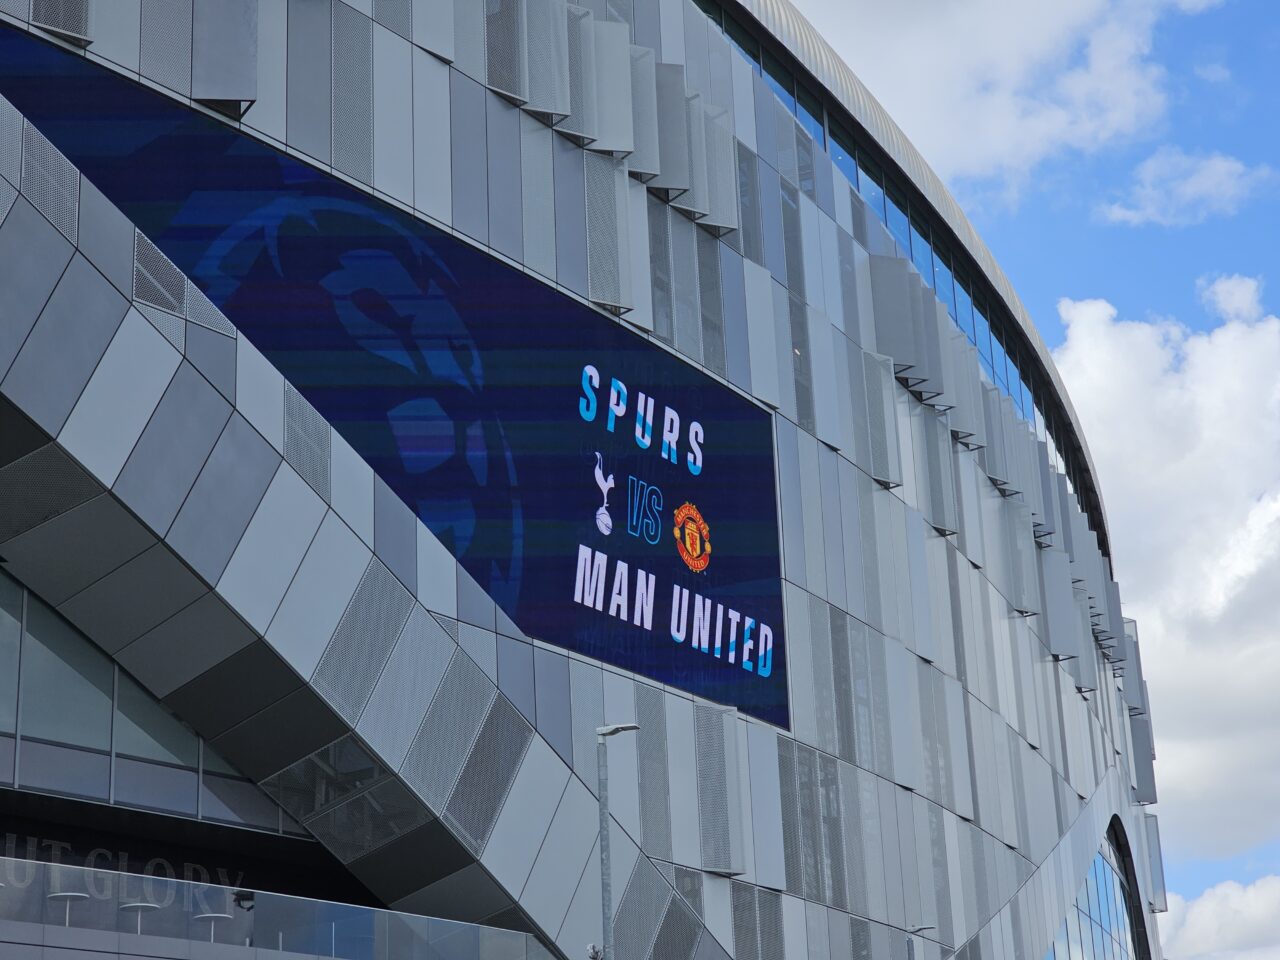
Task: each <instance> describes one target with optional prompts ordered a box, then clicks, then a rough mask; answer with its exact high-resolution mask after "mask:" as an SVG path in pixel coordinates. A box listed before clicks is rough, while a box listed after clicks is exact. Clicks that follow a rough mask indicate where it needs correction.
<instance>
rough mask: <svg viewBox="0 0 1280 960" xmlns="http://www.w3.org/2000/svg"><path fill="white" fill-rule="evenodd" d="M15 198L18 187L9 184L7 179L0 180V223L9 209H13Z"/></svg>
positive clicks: (16, 197)
mask: <svg viewBox="0 0 1280 960" xmlns="http://www.w3.org/2000/svg"><path fill="white" fill-rule="evenodd" d="M17 199H18V188H17V187H14V186H11V185H10V184H9V181H7V180H0V223H3V222H4V218H5V217H7V216H8V215H9V211H10V210H11V209H13V201H15V200H17Z"/></svg>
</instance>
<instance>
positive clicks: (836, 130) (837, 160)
mask: <svg viewBox="0 0 1280 960" xmlns="http://www.w3.org/2000/svg"><path fill="white" fill-rule="evenodd" d="M856 155H857V151H855V150H854V146H853V134H851V133H849V131H848V130H846V129H845V128H844V127H842V126H841V125H840V123H839V122H838V121H837V120H835V119H832V120H831V162H832V163H834V164H835V165H836V169H837V170H839V171H840V172H841V173H843V174H844V177H845V179H846V180H848V181H849V183H850V185H851V186H852V187H853V189H855V190H857V189H858V162H857V161H856V160H855V159H854V157H855V156H856Z"/></svg>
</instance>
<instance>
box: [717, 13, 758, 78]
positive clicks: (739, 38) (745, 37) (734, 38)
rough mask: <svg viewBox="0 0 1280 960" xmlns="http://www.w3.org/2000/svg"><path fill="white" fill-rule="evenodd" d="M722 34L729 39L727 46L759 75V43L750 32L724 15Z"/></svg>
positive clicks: (727, 15)
mask: <svg viewBox="0 0 1280 960" xmlns="http://www.w3.org/2000/svg"><path fill="white" fill-rule="evenodd" d="M724 34H725V36H726V37H728V38H729V46H731V47H733V49H735V50H737V51H738V53H739V54H740V55H741V56H742V57H743V58H744V59H745V60H746V61H747V62H748V63H750V64H751V68H752V69H753V70H755V72H756V73H759V72H760V43H759V41H757V40H756V38H755V37H754V36H752V35H751V32H750V31H749V30H747V29H746V28H745V27H743V26H742V24H740V23H738V21H737V20H735V19H733V17H731V16H729V14H727V13H726V14H725V15H724Z"/></svg>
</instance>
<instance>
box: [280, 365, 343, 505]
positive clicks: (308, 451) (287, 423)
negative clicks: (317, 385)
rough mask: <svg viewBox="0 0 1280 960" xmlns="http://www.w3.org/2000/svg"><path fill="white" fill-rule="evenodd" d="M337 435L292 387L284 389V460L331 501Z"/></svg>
mask: <svg viewBox="0 0 1280 960" xmlns="http://www.w3.org/2000/svg"><path fill="white" fill-rule="evenodd" d="M332 443H333V435H332V434H331V433H330V432H329V424H328V423H326V422H325V420H324V418H323V417H321V416H320V414H318V413H316V409H315V407H313V406H311V404H309V403H308V402H307V401H306V399H305V398H304V397H303V396H302V394H300V393H299V392H298V391H297V390H295V389H294V388H293V386H292V385H291V384H288V383H286V384H285V385H284V458H285V460H286V461H287V462H288V464H289V466H291V467H293V469H295V470H297V471H298V474H299V476H301V477H302V479H303V480H305V481H307V483H308V485H310V487H311V489H312V490H314V491H315V492H316V493H318V494H319V495H320V496H321V497H323V498H324V500H325V502H326V503H327V502H328V500H329V471H330V461H329V456H330V451H331V446H332Z"/></svg>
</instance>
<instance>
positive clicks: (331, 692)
mask: <svg viewBox="0 0 1280 960" xmlns="http://www.w3.org/2000/svg"><path fill="white" fill-rule="evenodd" d="M412 607H413V597H412V596H411V595H410V594H409V592H408V591H407V590H405V588H404V587H403V586H401V585H400V582H399V581H398V580H397V579H396V578H395V576H394V575H393V574H392V573H391V571H390V570H388V569H387V568H386V567H385V566H383V565H382V564H381V563H380V562H378V560H377V559H371V560H370V561H369V566H368V567H367V568H366V569H365V572H364V575H363V576H362V577H361V578H360V583H359V585H358V586H357V587H356V592H355V594H354V595H352V597H351V602H350V603H349V604H347V609H346V610H345V611H344V612H343V614H342V619H340V620H339V621H338V627H337V629H336V630H335V631H334V634H333V637H332V639H331V640H330V641H329V645H328V646H327V647H326V648H325V651H324V654H323V656H321V658H320V664H319V666H317V667H316V672H315V674H314V675H313V676H312V678H311V682H312V686H314V687H315V688H316V689H317V690H318V691H319V692H320V693H321V695H322V696H324V697H325V699H326V700H328V701H329V705H330V706H331V707H333V708H334V710H335V711H337V713H338V715H339V716H340V717H342V718H343V719H344V720H346V721H347V722H348V723H350V724H352V725H354V724H355V723H356V721H357V720H359V719H360V715H361V713H362V712H363V711H364V708H365V704H366V703H368V701H369V697H370V696H371V695H372V693H373V689H374V685H375V684H376V683H377V682H378V678H379V677H380V676H381V674H382V669H383V667H384V666H385V665H386V663H387V660H388V659H389V658H390V656H391V651H392V647H394V646H395V643H396V640H397V638H398V637H399V636H400V635H401V631H402V630H403V629H404V625H405V623H406V622H407V621H408V619H409V612H410V610H411V609H412Z"/></svg>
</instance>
